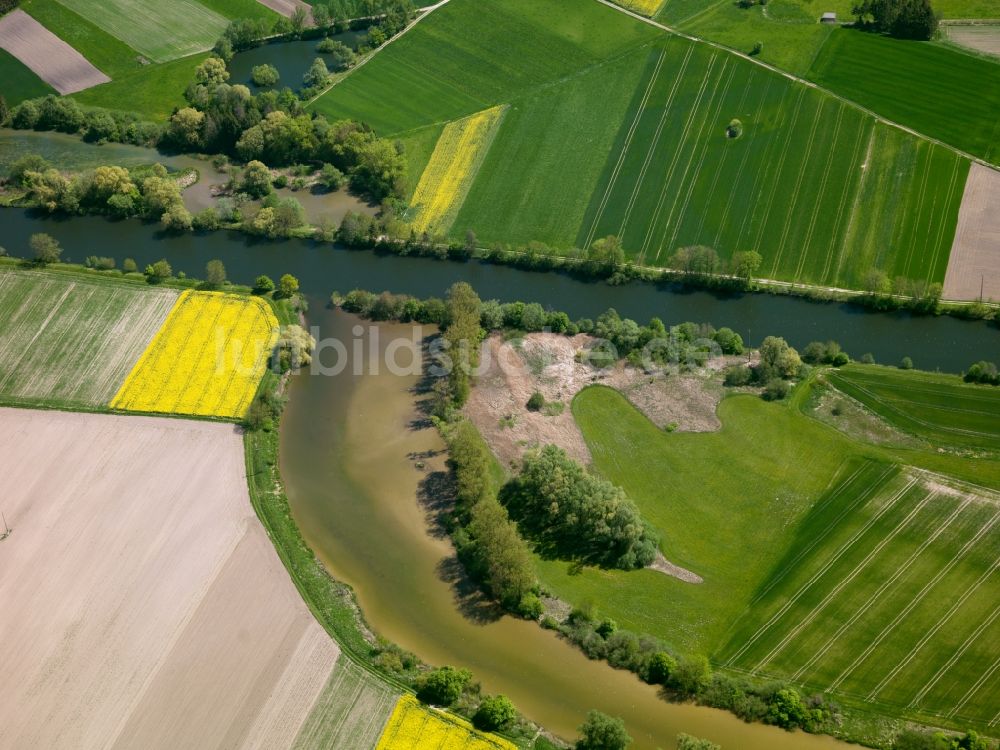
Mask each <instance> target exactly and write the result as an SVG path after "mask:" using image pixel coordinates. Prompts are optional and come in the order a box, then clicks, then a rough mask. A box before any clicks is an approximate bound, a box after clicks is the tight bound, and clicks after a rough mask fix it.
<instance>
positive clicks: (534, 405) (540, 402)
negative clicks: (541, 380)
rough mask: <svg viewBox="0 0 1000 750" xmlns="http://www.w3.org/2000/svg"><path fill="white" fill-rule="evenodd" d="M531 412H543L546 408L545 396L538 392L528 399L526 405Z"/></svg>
mask: <svg viewBox="0 0 1000 750" xmlns="http://www.w3.org/2000/svg"><path fill="white" fill-rule="evenodd" d="M525 406H527V407H528V410H529V411H541V409H542V407H543V406H545V396H543V395H542V394H541V393H539V392H538V391H535V392H534V393H532V394H531V397H530V398H529V399H528V403H527V404H525Z"/></svg>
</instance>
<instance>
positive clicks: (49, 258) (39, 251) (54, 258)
mask: <svg viewBox="0 0 1000 750" xmlns="http://www.w3.org/2000/svg"><path fill="white" fill-rule="evenodd" d="M28 245H29V246H30V247H31V252H32V254H33V255H34V256H35V262H36V263H39V264H41V265H45V264H47V263H58V262H59V258H60V257H61V256H62V248H61V247H60V246H59V240H57V239H56V238H55V237H53V236H52V235H50V234H45V233H44V232H39V233H37V234H33V235H31V238H30V239H29V240H28Z"/></svg>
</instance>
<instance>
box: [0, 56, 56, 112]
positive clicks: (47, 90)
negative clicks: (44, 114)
mask: <svg viewBox="0 0 1000 750" xmlns="http://www.w3.org/2000/svg"><path fill="white" fill-rule="evenodd" d="M0 81H3V83H2V84H0V96H3V98H4V99H6V100H7V104H10V105H14V104H17V103H19V102H23V101H24V100H25V99H34V98H35V97H39V96H46V95H47V94H54V93H56V91H55V89H54V88H52V87H51V86H49V84H47V83H46V82H45V81H43V80H42V79H41V78H39V77H38V76H36V75H35V74H34V72H32V70H31V69H30V68H28V67H27V66H26V65H25V64H24V63H22V62H21V61H20V60H18V59H17V58H16V57H14V56H13V55H12V54H10V53H9V52H8V51H7V50H5V49H0Z"/></svg>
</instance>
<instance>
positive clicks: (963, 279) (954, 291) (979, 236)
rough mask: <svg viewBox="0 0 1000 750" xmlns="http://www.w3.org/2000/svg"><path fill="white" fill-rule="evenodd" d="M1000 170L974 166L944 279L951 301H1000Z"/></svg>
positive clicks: (947, 295) (946, 291)
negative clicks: (999, 209) (981, 299)
mask: <svg viewBox="0 0 1000 750" xmlns="http://www.w3.org/2000/svg"><path fill="white" fill-rule="evenodd" d="M998 205H1000V171H997V170H995V169H990V168H989V167H984V166H982V165H981V164H973V165H972V166H971V168H970V169H969V178H968V180H967V181H966V183H965V193H964V194H963V195H962V207H961V208H960V209H959V212H958V228H957V229H956V230H955V241H954V243H952V246H951V255H950V256H949V258H948V271H947V273H945V277H944V296H945V297H947V298H948V299H961V300H976V299H979V298H980V294H981V295H982V298H983V299H984V300H993V301H997V302H1000V211H998V210H997V206H998Z"/></svg>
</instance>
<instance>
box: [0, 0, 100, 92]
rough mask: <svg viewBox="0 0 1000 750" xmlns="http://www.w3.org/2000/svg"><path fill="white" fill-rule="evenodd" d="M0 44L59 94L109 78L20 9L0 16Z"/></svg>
mask: <svg viewBox="0 0 1000 750" xmlns="http://www.w3.org/2000/svg"><path fill="white" fill-rule="evenodd" d="M0 47H3V48H4V49H5V50H7V51H8V52H10V53H11V54H12V55H14V57H16V58H17V59H18V60H20V61H21V62H23V63H24V64H25V65H27V66H28V67H29V68H31V69H32V70H33V71H34V72H35V75H37V76H38V77H39V78H41V79H42V80H43V81H45V82H46V83H47V84H49V85H50V86H51V87H52V88H54V89H55V90H56V91H58V92H59V93H60V94H72V93H74V92H77V91H83V90H84V89H89V88H90V87H91V86H97V85H98V84H101V83H107V82H108V81H110V80H111V79H110V78H108V77H107V76H106V75H104V73H102V72H101V71H99V70H98V69H97V68H95V67H94V66H93V65H91V64H90V62H89V61H88V60H87V58H85V57H84V56H83V55H81V54H80V53H79V52H77V51H76V50H75V49H73V48H72V47H70V46H69V45H68V44H66V42H64V41H63V40H62V39H60V38H59V37H57V36H56V35H55V34H53V33H52V32H51V31H49V30H48V29H47V28H45V27H44V26H42V25H41V24H40V23H38V21H36V20H35V19H34V18H32V17H31V16H29V15H28V14H27V13H25V12H24V11H23V10H15V11H12V12H10V13H8V14H7V15H6V16H4V17H3V18H0Z"/></svg>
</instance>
